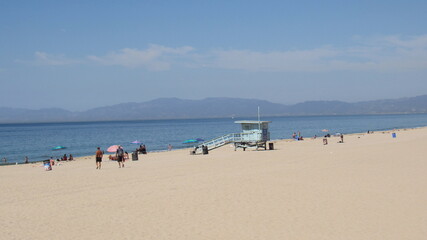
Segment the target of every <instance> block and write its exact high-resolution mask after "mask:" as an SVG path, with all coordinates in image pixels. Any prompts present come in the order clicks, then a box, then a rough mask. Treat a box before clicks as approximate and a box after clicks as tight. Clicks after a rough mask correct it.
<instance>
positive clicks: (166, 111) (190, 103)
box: [0, 95, 427, 124]
mask: <svg viewBox="0 0 427 240" xmlns="http://www.w3.org/2000/svg"><path fill="white" fill-rule="evenodd" d="M257 107H260V109H261V115H262V116H264V117H294V116H295V117H298V116H341V115H343V116H351V115H385V114H394V115H397V114H423V113H427V95H422V96H417V97H411V98H400V99H389V100H376V101H366V102H357V103H347V102H340V101H308V102H303V103H298V104H294V105H284V104H279V103H272V102H269V101H265V100H258V99H240V98H206V99H202V100H185V99H178V98H160V99H156V100H152V101H148V102H142V103H122V104H117V105H112V106H106V107H99V108H94V109H90V110H87V111H83V112H71V111H68V110H64V109H60V108H50V109H39V110H30V109H17V108H7V107H0V123H1V124H16V123H57V122H59V123H61V122H111V121H141V120H171V119H176V120H178V119H183V120H187V119H216V118H244V117H247V118H250V117H255V116H256V115H257Z"/></svg>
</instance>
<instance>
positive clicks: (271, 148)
mask: <svg viewBox="0 0 427 240" xmlns="http://www.w3.org/2000/svg"><path fill="white" fill-rule="evenodd" d="M268 149H270V150H274V143H272V142H271V143H268Z"/></svg>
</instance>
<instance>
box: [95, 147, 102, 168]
mask: <svg viewBox="0 0 427 240" xmlns="http://www.w3.org/2000/svg"><path fill="white" fill-rule="evenodd" d="M102 155H104V154H103V153H102V151H101V148H100V147H98V150H97V151H96V157H95V158H96V169H101V163H102Z"/></svg>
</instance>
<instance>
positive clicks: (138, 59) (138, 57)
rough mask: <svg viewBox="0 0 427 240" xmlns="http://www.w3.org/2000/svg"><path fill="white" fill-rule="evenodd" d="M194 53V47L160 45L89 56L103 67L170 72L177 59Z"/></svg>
mask: <svg viewBox="0 0 427 240" xmlns="http://www.w3.org/2000/svg"><path fill="white" fill-rule="evenodd" d="M191 51H193V48H192V47H180V48H169V47H164V46H160V45H150V47H149V48H148V49H146V50H138V49H131V48H124V49H122V50H120V51H119V52H111V53H109V54H107V55H106V56H103V57H98V56H88V57H87V58H88V59H89V60H91V61H94V62H97V63H99V64H103V65H118V66H124V67H131V68H136V67H144V68H147V69H149V70H154V71H161V70H168V69H169V68H170V67H171V64H172V62H173V61H174V59H175V58H177V57H180V56H185V55H186V54H188V53H189V52H191Z"/></svg>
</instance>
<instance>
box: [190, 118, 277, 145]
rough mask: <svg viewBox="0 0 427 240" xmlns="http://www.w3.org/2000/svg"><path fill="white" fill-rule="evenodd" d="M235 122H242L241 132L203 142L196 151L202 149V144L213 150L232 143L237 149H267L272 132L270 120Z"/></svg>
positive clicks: (240, 122)
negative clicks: (269, 127) (269, 126)
mask: <svg viewBox="0 0 427 240" xmlns="http://www.w3.org/2000/svg"><path fill="white" fill-rule="evenodd" d="M235 123H238V124H241V126H242V132H241V133H230V134H226V135H223V136H221V137H217V138H214V139H212V140H209V141H206V142H203V143H201V144H199V145H198V146H196V152H198V151H202V146H206V147H207V148H208V150H213V149H216V148H219V147H222V146H224V145H227V144H230V143H233V144H234V148H235V150H236V149H237V148H243V150H245V149H246V148H249V147H256V149H258V148H264V149H267V141H269V140H270V132H269V131H268V124H269V123H270V121H236V122H235Z"/></svg>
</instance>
